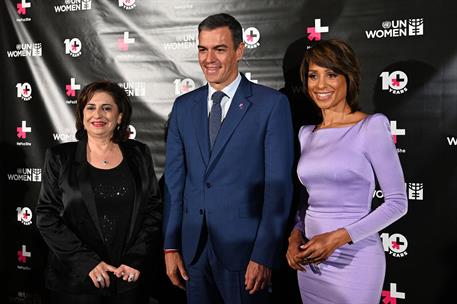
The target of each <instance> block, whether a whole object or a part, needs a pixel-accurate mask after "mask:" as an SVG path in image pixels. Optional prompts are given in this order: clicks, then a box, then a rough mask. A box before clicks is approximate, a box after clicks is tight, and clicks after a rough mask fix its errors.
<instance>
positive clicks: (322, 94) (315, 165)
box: [287, 40, 407, 304]
mask: <svg viewBox="0 0 457 304" xmlns="http://www.w3.org/2000/svg"><path fill="white" fill-rule="evenodd" d="M302 77H303V83H304V89H305V92H306V94H307V95H308V96H309V97H310V98H311V99H312V100H313V101H314V103H315V104H316V105H317V106H318V107H319V108H320V110H321V113H322V122H321V123H320V124H318V125H315V126H314V125H313V126H303V127H302V128H301V129H300V132H299V140H300V145H301V156H300V160H299V163H298V168H297V173H298V177H299V179H300V181H301V182H302V184H303V185H304V186H305V187H306V189H307V191H308V194H309V201H308V208H307V209H306V210H300V212H298V214H299V216H297V224H296V225H295V227H294V229H293V231H292V232H291V235H290V237H289V248H288V251H287V260H288V263H289V265H290V266H291V267H292V268H294V269H296V270H298V281H299V286H300V293H301V297H302V301H303V303H305V304H324V303H335V304H345V303H348V304H349V303H350V304H371V303H379V301H380V299H381V291H382V286H383V281H384V274H385V267H386V266H385V265H386V262H385V254H384V250H383V247H382V244H381V241H380V238H379V235H378V231H380V230H381V229H383V228H385V227H387V226H388V225H390V224H391V223H393V222H394V221H396V220H398V219H399V218H400V217H402V216H403V215H404V214H405V213H406V211H407V199H406V190H405V182H404V178H403V172H402V169H401V165H400V161H399V158H398V155H397V152H396V149H395V146H394V143H393V140H392V137H391V134H390V130H389V121H388V120H387V118H386V117H385V116H384V115H382V114H374V115H367V114H365V113H363V112H360V111H359V105H358V103H357V101H356V99H357V95H358V90H359V80H360V70H359V65H358V62H357V58H356V56H355V54H354V52H353V50H352V49H351V47H350V46H348V45H347V44H346V43H345V42H343V41H338V40H327V41H320V42H318V43H317V44H316V45H315V46H313V47H312V48H310V49H309V50H307V51H306V53H305V57H304V60H303V66H302ZM375 178H376V179H377V180H378V182H379V185H380V186H381V189H382V191H383V193H384V199H385V201H384V203H383V204H381V205H380V206H379V207H378V208H376V209H374V210H372V206H371V201H372V194H373V191H374V188H375Z"/></svg>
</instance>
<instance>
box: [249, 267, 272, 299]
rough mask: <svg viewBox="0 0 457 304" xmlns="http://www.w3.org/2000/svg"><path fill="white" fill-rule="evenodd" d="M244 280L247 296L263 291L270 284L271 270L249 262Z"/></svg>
mask: <svg viewBox="0 0 457 304" xmlns="http://www.w3.org/2000/svg"><path fill="white" fill-rule="evenodd" d="M244 279H245V281H244V285H245V286H246V291H249V294H254V293H256V292H257V291H259V290H262V289H265V288H266V287H267V286H268V285H269V284H270V282H271V269H270V268H268V267H266V266H263V265H260V264H257V263H256V262H254V261H249V264H248V268H247V269H246V275H245V276H244Z"/></svg>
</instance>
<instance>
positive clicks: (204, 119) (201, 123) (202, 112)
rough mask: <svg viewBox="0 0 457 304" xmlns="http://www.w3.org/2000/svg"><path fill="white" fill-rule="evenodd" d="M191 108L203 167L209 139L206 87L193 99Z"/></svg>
mask: <svg viewBox="0 0 457 304" xmlns="http://www.w3.org/2000/svg"><path fill="white" fill-rule="evenodd" d="M194 103H195V104H194V107H193V108H192V120H193V125H194V128H193V129H194V131H195V135H196V137H197V142H198V146H199V147H200V152H201V155H202V159H203V162H204V163H205V165H207V164H208V161H209V138H208V85H206V87H204V88H202V90H200V92H199V94H197V95H196V97H195V99H194Z"/></svg>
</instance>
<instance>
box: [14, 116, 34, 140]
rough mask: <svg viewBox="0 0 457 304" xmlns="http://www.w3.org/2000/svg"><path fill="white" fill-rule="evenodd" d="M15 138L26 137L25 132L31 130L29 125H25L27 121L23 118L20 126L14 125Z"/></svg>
mask: <svg viewBox="0 0 457 304" xmlns="http://www.w3.org/2000/svg"><path fill="white" fill-rule="evenodd" d="M16 132H17V138H20V139H26V138H27V133H30V132H32V128H31V127H27V121H25V120H23V121H22V124H21V126H20V127H16Z"/></svg>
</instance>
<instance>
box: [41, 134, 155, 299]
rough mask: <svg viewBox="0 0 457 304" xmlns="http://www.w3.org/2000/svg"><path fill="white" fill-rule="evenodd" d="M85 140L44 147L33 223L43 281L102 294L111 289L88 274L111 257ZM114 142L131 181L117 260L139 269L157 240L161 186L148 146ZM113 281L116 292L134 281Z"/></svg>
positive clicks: (56, 287) (60, 287)
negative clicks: (41, 249)
mask: <svg viewBox="0 0 457 304" xmlns="http://www.w3.org/2000/svg"><path fill="white" fill-rule="evenodd" d="M86 144H87V142H86V141H85V140H83V141H79V142H71V143H64V144H60V145H57V146H54V147H52V148H50V149H48V150H47V151H46V160H45V163H44V168H43V179H42V184H41V192H40V196H39V199H38V205H37V207H36V218H37V222H36V224H37V227H38V229H39V231H40V233H41V235H42V236H43V239H44V241H45V242H46V244H47V245H48V246H49V249H50V250H49V256H48V264H47V269H46V286H47V287H48V288H49V289H51V290H56V291H60V292H68V293H99V294H100V293H101V294H103V293H109V292H111V291H110V290H107V289H105V288H100V289H97V288H95V286H94V285H93V283H92V281H91V280H90V278H89V276H88V274H89V272H90V271H91V270H92V269H93V268H94V267H95V266H96V265H97V264H98V263H100V262H101V261H105V262H108V263H110V258H109V252H107V248H106V246H105V243H104V241H103V235H102V230H101V227H100V223H99V219H98V216H97V208H96V205H95V196H94V192H93V190H92V186H91V182H90V179H89V168H88V163H87V161H86ZM119 146H120V148H121V151H122V154H123V157H124V160H125V161H127V165H128V168H129V169H130V172H131V174H132V177H133V179H134V183H135V189H134V191H135V200H134V202H133V208H132V216H131V218H130V227H129V231H128V238H127V240H126V243H125V244H124V250H123V252H122V253H121V263H123V264H126V265H128V266H131V267H133V268H136V269H138V270H140V271H143V270H144V269H143V266H144V264H145V263H146V258H147V257H148V256H149V255H151V253H152V252H153V251H154V247H155V248H156V249H158V246H160V244H161V243H160V242H161V240H160V236H161V234H160V228H161V225H162V203H161V200H160V191H159V189H158V185H157V181H156V177H155V173H154V167H153V163H152V159H151V154H150V152H149V149H148V148H147V146H146V145H145V144H142V143H140V142H138V141H134V140H128V141H126V142H121V143H119ZM113 266H114V267H117V266H119V265H113ZM117 281H118V284H117V285H118V286H117V287H118V292H121V291H122V290H127V289H131V288H132V287H135V285H136V284H132V283H126V282H124V281H122V280H117ZM112 286H114V284H112Z"/></svg>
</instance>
